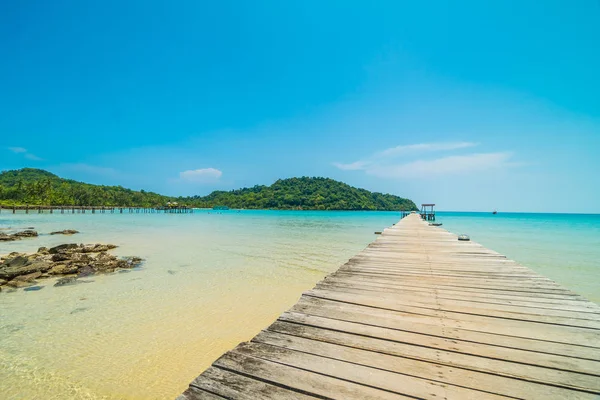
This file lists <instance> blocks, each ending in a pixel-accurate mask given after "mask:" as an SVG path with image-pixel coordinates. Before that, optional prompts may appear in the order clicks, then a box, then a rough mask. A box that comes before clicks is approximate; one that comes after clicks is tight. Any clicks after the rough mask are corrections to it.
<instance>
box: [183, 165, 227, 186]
mask: <svg viewBox="0 0 600 400" xmlns="http://www.w3.org/2000/svg"><path fill="white" fill-rule="evenodd" d="M222 175H223V172H222V171H220V170H218V169H215V168H201V169H191V170H187V171H183V172H180V173H179V178H180V179H181V180H182V181H186V182H193V183H209V182H215V181H218V180H219V178H221V176H222Z"/></svg>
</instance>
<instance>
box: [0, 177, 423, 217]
mask: <svg viewBox="0 0 600 400" xmlns="http://www.w3.org/2000/svg"><path fill="white" fill-rule="evenodd" d="M168 201H177V202H179V204H182V205H188V206H193V207H208V208H212V207H214V206H227V207H230V208H253V209H268V208H273V209H284V210H290V209H303V210H416V209H417V208H416V206H415V204H414V203H413V202H412V201H411V200H408V199H404V198H402V197H398V196H394V195H391V194H382V193H372V192H369V191H368V190H365V189H357V188H354V187H352V186H349V185H347V184H345V183H342V182H338V181H334V180H333V179H328V178H308V177H302V178H290V179H280V180H278V181H277V182H275V183H274V184H272V185H271V186H254V187H252V188H244V189H238V190H232V191H229V192H225V191H215V192H213V193H211V194H209V195H208V196H192V197H178V198H175V197H168V196H162V195H159V194H156V193H152V192H145V191H143V190H141V191H139V192H138V191H135V190H130V189H125V188H123V187H121V186H100V185H91V184H88V183H82V182H77V181H74V180H71V179H63V178H60V177H58V176H56V175H54V174H52V173H50V172H48V171H44V170H40V169H33V168H23V169H20V170H15V171H4V172H2V173H1V174H0V204H2V205H24V204H29V205H57V206H59V205H65V206H66V205H76V206H124V207H127V206H131V207H155V206H160V205H164V204H165V203H166V202H168Z"/></svg>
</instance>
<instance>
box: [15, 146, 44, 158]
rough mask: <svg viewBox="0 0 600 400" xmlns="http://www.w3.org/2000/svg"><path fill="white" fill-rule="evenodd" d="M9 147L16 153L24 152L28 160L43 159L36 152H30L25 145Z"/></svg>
mask: <svg viewBox="0 0 600 400" xmlns="http://www.w3.org/2000/svg"><path fill="white" fill-rule="evenodd" d="M7 149H8V150H10V151H12V152H13V153H15V154H22V155H23V157H25V158H26V159H28V160H33V161H41V160H42V159H41V158H40V157H38V156H36V155H35V154H32V153H30V152H28V151H27V149H26V148H24V147H7Z"/></svg>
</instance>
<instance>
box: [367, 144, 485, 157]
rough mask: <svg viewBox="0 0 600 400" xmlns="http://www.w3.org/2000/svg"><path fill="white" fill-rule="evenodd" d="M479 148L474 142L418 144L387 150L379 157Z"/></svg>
mask: <svg viewBox="0 0 600 400" xmlns="http://www.w3.org/2000/svg"><path fill="white" fill-rule="evenodd" d="M474 146H477V143H473V142H446V143H418V144H408V145H402V146H396V147H390V148H389V149H385V150H383V151H382V152H380V153H378V154H377V155H379V156H382V157H390V156H400V155H405V154H411V153H416V152H426V151H449V150H458V149H464V148H467V147H474Z"/></svg>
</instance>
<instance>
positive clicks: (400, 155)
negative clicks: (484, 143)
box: [333, 142, 517, 178]
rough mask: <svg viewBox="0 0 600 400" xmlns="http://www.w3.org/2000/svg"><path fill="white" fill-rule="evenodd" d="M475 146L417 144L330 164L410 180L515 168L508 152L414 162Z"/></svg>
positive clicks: (452, 156)
mask: <svg viewBox="0 0 600 400" xmlns="http://www.w3.org/2000/svg"><path fill="white" fill-rule="evenodd" d="M475 146H477V143H473V142H440V143H418V144H409V145H401V146H396V147H391V148H388V149H385V150H383V151H380V152H377V153H375V154H373V155H371V156H370V157H366V158H364V159H362V160H358V161H354V162H352V163H347V164H345V163H339V162H334V163H333V165H334V166H335V167H337V168H339V169H341V170H344V171H365V173H367V174H369V175H373V176H378V177H382V178H411V177H424V176H436V175H448V174H462V173H468V172H474V171H482V170H489V169H492V168H500V167H508V166H515V165H517V163H514V162H512V161H511V157H512V153H511V152H490V153H482V152H479V153H471V154H466V155H448V156H444V157H437V158H434V159H417V160H415V159H414V158H415V157H417V156H420V157H422V156H423V155H424V154H426V153H432V152H452V151H456V150H461V149H467V148H471V147H475Z"/></svg>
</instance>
